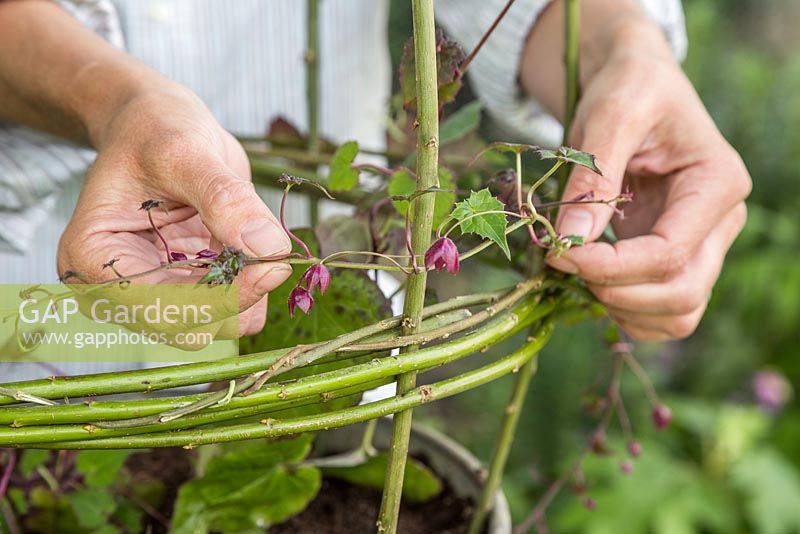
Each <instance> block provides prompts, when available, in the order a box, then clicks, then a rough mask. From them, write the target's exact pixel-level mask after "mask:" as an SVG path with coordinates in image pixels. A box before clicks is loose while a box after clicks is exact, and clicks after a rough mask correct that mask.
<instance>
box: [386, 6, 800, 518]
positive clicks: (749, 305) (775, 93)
mask: <svg viewBox="0 0 800 534" xmlns="http://www.w3.org/2000/svg"><path fill="white" fill-rule="evenodd" d="M683 3H684V9H685V14H686V22H687V30H688V34H689V43H690V45H689V55H688V57H687V59H686V61H685V63H684V68H685V70H686V72H687V74H688V75H689V77H690V79H691V80H692V81H693V82H694V84H695V86H696V87H697V90H698V92H699V93H700V96H701V97H702V99H703V101H704V102H705V104H706V106H707V107H708V109H709V111H710V112H711V114H712V116H713V117H714V119H715V120H716V121H717V124H718V125H719V127H720V129H721V130H722V132H723V134H725V136H726V137H727V139H728V140H729V141H730V142H731V143H732V144H733V145H734V146H735V147H736V148H737V149H738V150H739V152H740V154H741V155H742V158H743V159H744V161H745V162H746V164H747V166H748V168H749V170H750V173H751V175H752V176H753V181H754V183H755V189H754V191H753V194H752V196H751V197H750V201H749V203H748V204H749V221H748V224H747V227H746V228H745V230H744V232H743V234H742V235H741V236H740V237H739V240H738V241H737V243H736V244H735V246H734V247H733V249H732V250H731V252H730V254H729V256H728V259H727V262H726V266H725V269H724V271H723V274H722V277H721V279H720V280H719V283H718V285H717V287H716V288H715V291H714V294H713V296H712V300H711V302H710V305H709V308H708V311H707V313H706V316H705V318H704V320H703V322H702V324H701V325H700V328H699V329H698V331H697V332H696V333H695V335H694V336H692V337H691V338H690V339H688V340H686V341H684V342H680V343H670V344H654V345H647V346H643V345H640V346H638V347H637V353H638V355H639V356H640V357H641V359H642V361H643V362H644V364H645V366H646V367H647V370H648V372H649V373H650V375H651V377H652V378H653V380H654V381H655V382H656V386H657V388H658V389H659V391H661V392H662V394H663V395H664V398H665V400H666V401H667V404H668V405H669V406H670V407H671V408H672V411H673V413H674V415H675V418H674V424H673V425H671V426H670V427H669V429H667V430H665V431H662V432H659V433H658V434H657V435H656V433H655V431H654V430H651V428H652V424H651V423H650V421H649V412H650V408H649V404H648V402H647V400H646V397H645V395H644V393H643V391H642V390H641V387H640V386H639V385H638V383H637V382H636V380H635V379H633V377H632V376H630V374H628V375H627V376H625V378H624V384H623V395H624V396H625V399H626V401H627V407H628V411H629V412H630V415H631V419H632V423H633V426H634V429H635V432H636V435H637V438H639V439H640V440H641V442H642V447H643V451H644V452H643V454H642V455H641V457H640V458H639V459H637V460H635V461H633V462H632V463H633V471H632V472H631V473H630V474H624V473H622V470H621V469H620V462H621V461H622V460H624V456H625V454H624V449H625V444H624V442H623V441H622V438H621V436H618V435H617V436H615V435H614V434H612V435H611V436H609V449H610V452H609V453H607V454H605V455H600V456H598V455H592V456H590V458H589V459H588V460H587V462H586V465H585V471H586V479H587V483H588V487H587V488H585V490H584V488H573V490H574V491H572V492H570V491H566V492H562V495H561V496H560V497H559V498H558V499H557V500H556V501H555V503H554V506H553V508H552V509H551V511H550V512H549V518H550V524H551V528H552V530H553V531H554V532H559V533H562V532H589V533H605V532H609V533H610V532H632V533H636V532H656V533H669V534H672V533H683V532H687V533H688V532H715V533H716V532H720V533H731V532H759V533H776V534H778V533H789V532H800V409H799V408H798V406H797V403H796V402H793V399H792V384H798V383H800V331H799V330H798V326H800V213H798V206H800V179H799V178H798V165H797V163H798V162H800V128H798V125H800V91H799V90H798V88H800V33H798V32H797V31H796V28H797V27H798V26H799V25H800V3H798V2H795V1H793V0H684V2H683ZM402 4H403V2H393V10H392V20H391V22H390V28H391V29H392V33H393V35H396V36H397V37H396V38H393V43H394V44H393V54H394V56H395V58H399V55H400V52H401V46H402V42H403V39H404V38H405V36H406V35H408V29H407V28H408V26H407V22H406V20H407V14H406V12H405V9H404V7H403V6H402ZM461 100H462V99H461V98H459V101H461ZM467 100H468V97H464V101H467ZM449 111H450V113H452V111H453V109H452V108H451V109H450V110H449ZM483 128H484V131H485V130H486V125H484V126H483ZM482 269H483V270H482V271H481V272H480V273H473V276H479V277H480V279H481V280H482V282H483V283H484V284H485V283H486V280H492V285H494V284H495V282H496V285H497V287H502V286H503V285H507V283H508V278H507V277H508V276H509V275H508V274H506V273H505V272H504V271H503V270H501V269H491V268H489V267H483V268H482ZM465 274H466V273H465ZM459 278H460V279H459V283H465V284H468V283H469V282H468V277H467V276H464V277H459ZM448 285H450V286H452V281H450V282H449V284H448ZM449 289H450V290H453V289H452V288H449ZM457 290H458V289H455V291H457ZM610 357H611V356H610V353H609V351H608V349H607V347H606V344H605V342H604V325H603V324H597V323H596V322H584V323H580V324H576V325H572V326H571V327H570V328H561V329H560V330H559V331H557V333H556V335H555V336H554V338H553V340H552V341H551V342H550V344H549V345H548V347H547V348H546V349H545V351H544V354H543V355H542V357H541V358H540V364H539V371H538V373H537V375H536V376H535V377H534V380H533V383H532V386H531V392H530V394H529V396H528V399H527V403H526V404H527V405H526V407H525V410H524V415H523V420H522V421H521V423H520V430H519V431H518V434H517V439H516V443H515V445H514V448H513V451H512V454H511V458H510V460H509V467H508V470H507V474H506V478H505V481H504V489H505V490H506V493H507V495H508V496H509V499H510V501H511V507H512V512H513V514H514V516H515V522H516V521H519V520H521V519H522V518H523V517H524V516H525V515H526V514H527V513H528V512H529V511H530V509H531V507H532V503H533V502H534V501H535V500H536V499H537V498H538V497H539V496H540V495H541V494H542V493H543V491H545V490H546V488H547V486H548V484H549V483H550V482H551V481H552V480H553V479H554V478H555V477H557V476H558V474H559V473H560V472H562V471H563V470H564V469H565V468H568V466H569V465H570V464H571V463H572V461H573V460H574V458H575V457H576V455H577V454H578V453H579V451H580V449H581V447H582V446H584V444H585V443H586V440H587V439H588V436H589V433H590V432H591V429H592V428H593V425H594V424H595V419H594V417H593V416H592V409H591V408H592V407H593V403H594V401H595V400H596V398H597V396H598V395H601V394H602V389H601V388H603V387H604V386H603V382H602V381H600V382H599V383H595V382H597V378H596V377H598V376H604V375H603V371H602V369H608V368H609V367H610V365H609V363H610V359H609V358H610ZM512 380H513V379H512V378H510V377H506V378H505V379H503V380H499V381H497V382H494V383H492V384H490V385H488V386H486V387H484V388H481V389H478V390H473V391H470V392H468V393H466V394H464V395H461V396H458V397H456V398H453V399H450V400H448V401H445V402H443V403H440V404H437V406H436V407H435V408H432V409H428V410H421V411H420V412H421V413H420V415H421V417H425V418H427V419H428V421H429V422H431V423H432V424H434V425H437V426H440V427H444V426H445V422H446V427H447V431H448V433H449V434H450V435H452V436H454V437H456V439H458V440H459V441H461V442H462V443H465V444H466V445H467V446H468V447H469V448H470V449H471V450H473V451H475V452H476V453H477V454H478V455H479V456H480V457H481V458H482V459H484V460H488V458H489V456H490V454H491V450H490V448H491V440H492V437H493V436H494V432H495V430H496V428H497V426H498V425H499V423H500V417H501V414H502V412H503V409H504V407H505V404H506V402H507V401H508V394H509V391H510V388H511V385H512ZM576 491H577V492H581V493H582V492H584V491H585V495H580V496H576V495H575V493H576ZM584 496H591V498H592V499H593V500H594V501H596V504H597V506H596V508H595V509H594V510H591V511H590V510H587V509H586V507H585V506H583V505H582V503H583V502H584Z"/></svg>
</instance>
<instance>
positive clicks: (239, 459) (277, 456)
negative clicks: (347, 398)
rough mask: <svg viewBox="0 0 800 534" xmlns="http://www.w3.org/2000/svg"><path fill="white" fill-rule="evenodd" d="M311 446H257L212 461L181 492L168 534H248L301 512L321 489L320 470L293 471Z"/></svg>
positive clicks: (301, 440)
mask: <svg viewBox="0 0 800 534" xmlns="http://www.w3.org/2000/svg"><path fill="white" fill-rule="evenodd" d="M311 440H312V436H311V435H308V434H306V435H303V436H300V437H298V438H295V439H291V440H288V439H286V440H274V441H267V442H265V441H264V440H257V441H253V442H247V443H243V444H240V445H238V446H234V447H230V448H228V449H227V450H226V452H225V453H224V454H222V455H221V456H217V457H215V458H212V459H211V460H210V461H209V463H208V466H207V468H206V473H205V475H204V476H203V477H202V478H198V479H195V480H191V481H189V482H187V483H186V484H184V485H183V486H181V488H180V491H179V492H178V500H177V501H176V503H175V513H174V515H173V520H172V532H173V533H176V534H177V533H191V534H197V533H205V532H209V531H217V532H243V531H251V530H257V529H263V528H264V527H268V526H269V525H272V524H275V523H280V522H281V521H284V520H285V519H287V518H289V517H291V516H293V515H294V514H297V513H299V512H301V511H302V510H303V509H304V508H305V507H306V506H307V505H308V503H309V502H310V501H311V499H313V498H314V497H315V496H316V494H317V492H318V491H319V488H320V483H321V475H320V472H319V469H317V468H316V467H312V466H299V465H298V462H300V461H301V460H303V459H304V458H305V457H306V456H307V455H308V452H309V451H310V450H311Z"/></svg>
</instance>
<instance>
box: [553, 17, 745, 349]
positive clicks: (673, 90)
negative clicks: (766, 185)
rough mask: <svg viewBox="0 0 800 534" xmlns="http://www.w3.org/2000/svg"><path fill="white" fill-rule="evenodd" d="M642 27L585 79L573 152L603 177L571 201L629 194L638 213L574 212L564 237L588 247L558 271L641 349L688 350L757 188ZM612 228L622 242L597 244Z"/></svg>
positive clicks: (621, 30) (617, 43) (574, 187)
mask: <svg viewBox="0 0 800 534" xmlns="http://www.w3.org/2000/svg"><path fill="white" fill-rule="evenodd" d="M632 21H633V22H634V23H633V24H631V25H627V26H626V25H625V24H622V25H620V26H617V27H616V28H615V35H614V38H613V39H612V42H613V44H612V45H610V46H609V48H608V53H602V52H601V53H598V51H597V50H595V51H594V53H593V54H591V55H588V60H587V64H586V65H584V66H583V67H582V68H583V72H582V91H583V95H582V98H581V101H580V103H579V105H578V108H577V110H576V116H575V121H574V125H573V128H572V131H571V136H570V140H569V143H570V145H572V146H574V147H577V148H579V149H581V150H584V151H587V152H590V153H592V154H595V155H596V156H597V163H598V165H599V167H600V168H601V169H602V171H603V176H598V175H596V174H594V173H592V172H590V171H588V170H586V169H583V168H578V169H576V170H575V171H574V172H573V173H572V175H571V176H570V178H569V182H568V185H567V187H566V190H565V192H564V195H563V198H564V199H565V200H567V199H570V198H574V197H577V196H578V195H581V194H583V193H586V192H589V191H593V192H594V196H595V198H598V199H610V198H614V197H615V196H616V195H618V194H619V193H620V192H621V191H624V190H626V189H630V191H631V192H632V193H633V202H632V203H630V204H625V205H624V206H623V207H624V217H623V216H620V215H618V214H615V212H614V211H613V210H612V209H611V208H610V207H608V206H604V205H583V206H565V207H564V208H563V209H562V210H561V213H560V214H559V217H558V220H557V223H556V229H557V230H558V231H559V232H560V233H563V234H579V235H583V236H585V237H586V239H587V241H588V242H589V243H588V244H587V245H585V246H583V247H575V248H573V249H571V250H569V251H568V252H567V253H565V254H564V255H563V256H561V257H560V258H555V257H550V258H548V263H549V264H550V265H551V266H553V267H555V268H557V269H560V270H562V271H565V272H569V273H573V274H577V275H578V276H580V277H581V278H583V279H584V280H585V281H586V282H587V284H588V287H589V288H590V289H591V291H592V292H593V293H594V294H595V295H596V296H597V298H598V299H599V300H600V301H601V302H602V303H603V304H605V305H606V307H607V309H608V311H609V313H610V314H611V316H612V317H613V318H614V319H615V320H616V321H617V322H618V323H619V325H620V326H621V327H622V328H623V329H624V330H625V331H627V332H628V333H629V334H630V335H631V336H632V337H634V338H635V339H641V340H657V339H677V338H684V337H686V336H688V335H690V334H691V333H692V332H693V331H694V330H695V329H696V327H697V325H698V323H699V321H700V319H701V317H702V315H703V312H704V311H705V308H706V304H707V302H708V299H709V297H710V295H711V289H712V287H713V285H714V283H715V281H716V279H717V277H718V276H719V273H720V269H721V268H722V263H723V260H724V258H725V254H726V253H727V251H728V249H729V248H730V246H731V244H732V243H733V241H734V239H735V238H736V236H737V235H738V233H739V232H740V231H741V229H742V227H743V225H744V223H745V218H746V208H745V204H744V202H743V201H744V199H745V198H746V197H747V195H748V194H749V192H750V189H751V181H750V177H749V175H748V173H747V170H746V168H745V166H744V164H743V163H742V161H741V159H740V157H739V156H738V154H737V153H736V152H735V151H734V149H733V148H732V147H731V146H730V145H729V144H728V143H727V142H726V141H725V139H724V138H723V137H722V135H721V134H720V133H719V131H718V130H717V128H716V126H715V125H714V123H713V121H712V119H711V117H710V116H709V115H708V113H707V112H706V110H705V108H704V107H703V104H702V102H701V101H700V99H699V97H698V96H697V94H696V93H695V91H694V89H693V88H692V86H691V84H690V82H689V81H688V79H687V78H686V77H685V75H684V74H683V72H682V71H681V70H680V67H679V66H678V64H677V63H676V62H675V60H674V59H673V58H672V56H671V53H670V51H669V50H668V48H667V46H666V43H665V42H664V40H663V37H662V36H661V35H660V30H658V29H657V28H655V26H654V25H652V23H650V22H649V21H644V20H641V19H640V18H638V17H634V18H633V19H632ZM607 42H608V41H607ZM609 222H610V223H611V226H612V228H613V230H614V233H615V235H616V237H617V238H618V241H616V242H615V243H613V244H609V243H605V242H597V240H598V238H600V236H601V235H602V234H603V231H604V229H605V228H606V226H607V225H608V224H609Z"/></svg>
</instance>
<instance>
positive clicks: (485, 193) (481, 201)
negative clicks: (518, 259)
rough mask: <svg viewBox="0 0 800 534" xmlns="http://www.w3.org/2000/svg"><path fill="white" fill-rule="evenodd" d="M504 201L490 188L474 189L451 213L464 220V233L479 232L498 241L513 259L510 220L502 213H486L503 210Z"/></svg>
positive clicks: (478, 233) (482, 235)
mask: <svg viewBox="0 0 800 534" xmlns="http://www.w3.org/2000/svg"><path fill="white" fill-rule="evenodd" d="M503 209H505V207H504V206H503V203H502V202H500V201H499V200H498V199H497V198H495V197H493V196H492V193H491V192H489V190H488V189H482V190H480V191H473V192H472V193H471V194H470V196H469V198H467V199H466V200H463V201H461V202H459V203H458V204H456V207H455V209H454V210H453V213H451V214H450V215H451V216H452V217H453V218H455V219H457V220H459V221H464V222H463V223H462V224H461V231H462V232H463V233H471V234H477V235H479V236H481V237H483V238H486V239H490V240H492V241H493V242H495V243H497V246H499V247H500V248H501V249H502V251H503V253H505V255H506V257H507V258H508V259H509V260H510V259H511V251H510V250H509V248H508V240H507V239H506V226H507V224H508V221H507V220H506V216H505V215H503V214H502V213H484V212H487V211H498V210H503Z"/></svg>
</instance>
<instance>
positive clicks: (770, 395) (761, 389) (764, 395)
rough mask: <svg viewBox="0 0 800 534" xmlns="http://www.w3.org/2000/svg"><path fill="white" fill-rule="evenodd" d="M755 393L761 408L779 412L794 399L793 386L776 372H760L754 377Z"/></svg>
mask: <svg viewBox="0 0 800 534" xmlns="http://www.w3.org/2000/svg"><path fill="white" fill-rule="evenodd" d="M753 393H754V394H755V396H756V401H758V404H759V406H761V408H762V409H763V410H764V411H767V412H771V413H773V412H777V411H779V410H780V409H781V408H783V407H784V405H785V404H786V403H787V402H789V399H790V398H791V397H792V386H791V384H790V383H789V381H788V380H786V377H785V376H783V375H782V374H780V373H778V372H775V371H759V372H758V373H756V374H755V376H753Z"/></svg>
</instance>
